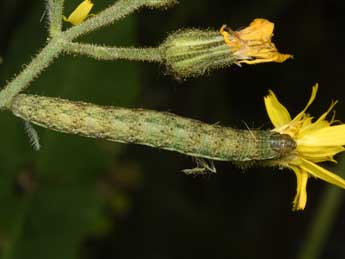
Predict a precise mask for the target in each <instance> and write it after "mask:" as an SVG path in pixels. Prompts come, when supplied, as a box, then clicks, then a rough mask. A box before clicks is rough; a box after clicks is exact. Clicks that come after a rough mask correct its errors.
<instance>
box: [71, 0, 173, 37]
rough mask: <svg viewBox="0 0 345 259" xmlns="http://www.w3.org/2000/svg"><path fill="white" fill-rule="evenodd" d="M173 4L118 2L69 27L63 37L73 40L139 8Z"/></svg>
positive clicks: (135, 0)
mask: <svg viewBox="0 0 345 259" xmlns="http://www.w3.org/2000/svg"><path fill="white" fill-rule="evenodd" d="M175 3H176V1H175V0H119V1H118V2H116V3H115V4H114V5H112V6H110V7H108V8H107V9H105V10H104V11H102V12H100V13H98V14H97V15H95V16H93V17H91V18H89V19H88V20H86V21H85V22H83V23H81V24H79V25H78V26H73V27H71V28H70V29H69V30H67V31H66V32H65V35H66V38H67V39H68V40H73V39H75V38H77V37H79V36H80V35H82V34H86V33H89V32H92V31H94V30H96V29H98V28H100V27H103V26H106V25H108V24H111V23H113V22H115V21H117V20H119V19H121V18H123V17H125V16H127V15H128V14H130V13H132V12H134V11H136V10H138V9H139V8H141V7H144V6H147V7H151V8H157V7H166V6H169V5H172V4H175Z"/></svg>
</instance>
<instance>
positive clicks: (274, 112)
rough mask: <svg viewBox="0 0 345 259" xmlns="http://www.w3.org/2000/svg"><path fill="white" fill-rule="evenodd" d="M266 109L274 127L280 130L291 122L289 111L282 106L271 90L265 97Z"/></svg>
mask: <svg viewBox="0 0 345 259" xmlns="http://www.w3.org/2000/svg"><path fill="white" fill-rule="evenodd" d="M264 101H265V107H266V111H267V114H268V117H269V118H270V120H271V122H272V124H273V126H274V127H275V128H279V127H281V126H283V125H285V124H288V123H289V122H290V121H291V117H290V114H289V112H288V110H287V109H286V108H285V107H284V105H282V104H281V103H280V102H279V101H278V98H277V97H276V96H275V94H274V93H273V91H271V90H269V94H268V95H267V96H265V97H264Z"/></svg>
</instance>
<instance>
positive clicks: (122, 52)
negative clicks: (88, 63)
mask: <svg viewBox="0 0 345 259" xmlns="http://www.w3.org/2000/svg"><path fill="white" fill-rule="evenodd" d="M64 52H66V53H68V54H80V55H87V56H89V57H92V58H95V59H98V60H116V59H126V60H138V61H147V62H162V57H161V55H160V49H159V48H118V47H106V46H97V45H93V44H83V43H73V42H68V43H66V45H65V48H64Z"/></svg>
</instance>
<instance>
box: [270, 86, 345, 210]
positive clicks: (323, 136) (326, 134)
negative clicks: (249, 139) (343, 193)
mask: <svg viewBox="0 0 345 259" xmlns="http://www.w3.org/2000/svg"><path fill="white" fill-rule="evenodd" d="M317 89H318V85H317V84H316V85H315V86H314V87H313V90H312V94H311V97H310V99H309V101H308V103H307V105H306V107H305V108H304V109H303V110H302V111H301V112H300V113H299V114H297V116H296V117H295V118H293V119H292V118H291V117H290V114H289V112H288V111H287V109H286V108H285V107H284V106H283V105H282V104H281V103H280V102H279V101H278V99H277V97H276V96H275V94H274V93H273V92H272V91H269V94H268V95H267V96H266V97H265V98H264V100H265V106H266V110H267V113H268V116H269V118H270V120H271V122H272V124H273V125H274V127H275V128H274V129H273V131H276V132H279V133H281V134H288V135H289V136H291V137H292V138H293V139H294V140H295V142H296V144H297V146H296V149H295V150H294V151H293V152H292V153H291V154H290V155H289V156H287V157H285V158H284V159H282V160H281V161H278V162H277V163H278V165H279V166H283V167H288V168H290V169H292V170H293V171H294V172H295V174H296V177H297V191H296V196H295V199H294V201H293V210H303V209H304V208H305V206H306V203H307V190H306V189H307V182H308V178H309V177H310V176H314V177H316V178H320V179H322V180H324V181H326V182H328V183H331V184H334V185H337V186H339V187H341V188H344V189H345V180H344V179H343V178H341V177H339V176H337V175H335V174H333V173H332V172H330V171H328V170H327V169H325V168H323V167H320V166H319V165H317V163H319V162H324V161H332V162H336V161H335V160H334V158H333V156H334V155H336V154H337V153H339V152H342V151H344V150H345V148H344V147H343V146H344V145H345V125H344V124H338V125H333V124H334V122H335V120H334V118H332V119H331V120H330V121H328V120H326V117H327V115H328V114H329V113H330V111H331V110H332V109H333V107H334V106H335V104H336V102H332V103H331V105H330V107H329V109H328V110H327V111H326V112H325V113H323V114H322V115H321V116H320V117H319V118H318V119H317V120H315V121H313V117H311V116H310V115H309V114H308V113H306V110H307V109H308V107H309V106H310V105H311V103H312V102H313V101H314V99H315V96H316V92H317Z"/></svg>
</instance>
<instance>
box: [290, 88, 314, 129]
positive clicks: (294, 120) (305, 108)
mask: <svg viewBox="0 0 345 259" xmlns="http://www.w3.org/2000/svg"><path fill="white" fill-rule="evenodd" d="M318 88H319V85H318V84H315V85H314V86H313V88H312V91H311V96H310V98H309V101H308V103H307V105H306V106H305V107H304V109H303V110H302V111H301V112H300V113H299V114H297V116H296V117H295V118H293V119H292V123H294V122H296V121H298V120H300V119H301V118H302V117H303V116H305V112H306V110H307V109H308V108H309V106H310V105H311V104H312V103H313V101H314V100H315V97H316V93H317V90H318Z"/></svg>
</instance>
